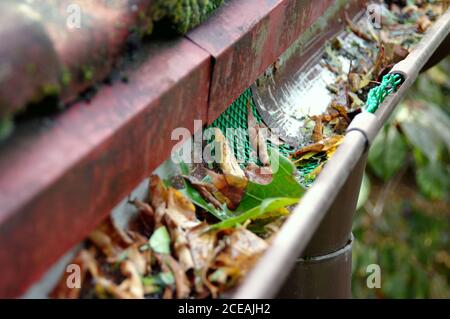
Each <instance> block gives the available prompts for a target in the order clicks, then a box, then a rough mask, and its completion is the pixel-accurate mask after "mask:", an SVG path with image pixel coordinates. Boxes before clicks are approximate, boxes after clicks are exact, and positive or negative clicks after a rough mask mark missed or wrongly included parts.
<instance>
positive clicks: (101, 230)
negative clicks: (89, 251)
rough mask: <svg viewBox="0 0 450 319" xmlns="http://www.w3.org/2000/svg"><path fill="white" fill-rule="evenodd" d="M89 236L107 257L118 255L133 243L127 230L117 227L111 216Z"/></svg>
mask: <svg viewBox="0 0 450 319" xmlns="http://www.w3.org/2000/svg"><path fill="white" fill-rule="evenodd" d="M88 238H89V240H90V241H91V242H92V243H93V244H94V245H95V246H96V247H98V248H99V249H100V250H101V251H102V253H103V254H104V255H105V256H106V257H114V256H116V255H117V254H118V253H119V252H120V251H122V250H123V249H125V248H126V247H128V246H129V245H131V244H132V243H133V241H132V240H131V238H130V237H129V236H128V235H126V234H125V232H123V231H122V230H121V229H119V228H118V227H116V225H115V224H114V222H113V220H112V218H111V217H108V218H107V219H106V220H105V221H104V222H103V223H101V224H100V225H99V226H98V227H97V228H96V229H95V230H94V231H93V232H92V233H91V234H90V235H89V237H88Z"/></svg>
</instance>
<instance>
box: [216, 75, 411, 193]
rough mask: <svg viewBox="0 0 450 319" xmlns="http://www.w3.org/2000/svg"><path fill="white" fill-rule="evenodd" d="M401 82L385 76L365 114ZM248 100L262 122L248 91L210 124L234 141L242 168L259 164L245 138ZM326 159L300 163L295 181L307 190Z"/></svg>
mask: <svg viewBox="0 0 450 319" xmlns="http://www.w3.org/2000/svg"><path fill="white" fill-rule="evenodd" d="M402 81H403V78H402V76H401V75H399V74H388V75H386V76H384V78H383V82H382V83H381V84H380V85H379V86H377V87H375V88H373V89H372V90H371V91H370V92H369V96H368V100H367V103H366V111H368V112H372V113H373V112H375V111H376V109H377V108H378V106H379V105H380V104H381V103H382V102H383V100H384V98H385V97H386V96H387V95H389V94H390V93H392V92H395V91H396V90H397V88H398V86H399V85H400V84H401V82H402ZM249 101H250V105H251V106H252V110H253V115H254V116H255V118H256V120H257V121H258V122H259V123H261V122H262V119H261V116H260V115H259V114H258V111H257V109H256V107H255V104H254V101H253V95H252V91H251V89H247V90H246V91H245V92H244V93H242V94H241V96H239V97H238V98H237V99H236V100H235V101H234V102H233V103H232V104H231V105H230V106H229V107H228V108H227V109H226V110H225V111H224V112H223V113H222V114H221V115H220V116H219V117H218V118H217V119H216V120H215V121H214V122H213V123H212V124H211V126H210V127H217V128H219V129H220V130H221V131H222V132H223V133H224V134H225V135H226V136H227V138H229V137H230V136H233V140H230V139H229V140H228V142H229V143H230V146H231V147H232V149H233V151H234V154H235V156H236V158H238V160H241V166H242V167H244V166H246V165H247V164H248V163H250V162H254V163H257V164H260V163H259V162H258V159H257V158H256V157H255V156H252V149H251V146H250V141H249V138H248V135H247V134H246V132H247V129H248V125H247V121H248V119H247V104H248V102H249ZM230 128H231V129H236V128H240V129H242V130H238V131H235V132H234V134H227V130H228V129H230ZM267 144H268V146H269V148H272V144H271V142H270V141H267ZM278 150H279V152H280V153H281V154H282V155H284V156H286V157H289V155H290V154H291V153H292V152H293V151H294V150H293V149H292V148H291V147H290V146H289V145H287V144H285V145H281V146H278ZM326 160H327V158H326V155H324V154H318V155H315V156H313V157H311V158H310V159H308V160H307V161H302V163H301V164H300V165H297V171H298V173H299V174H298V179H299V181H300V183H301V184H303V185H304V186H306V187H308V186H310V185H311V184H312V182H313V181H314V178H315V177H314V176H311V175H310V173H311V172H313V171H314V170H315V169H316V168H317V167H318V166H319V165H321V164H322V163H324V162H325V161H326Z"/></svg>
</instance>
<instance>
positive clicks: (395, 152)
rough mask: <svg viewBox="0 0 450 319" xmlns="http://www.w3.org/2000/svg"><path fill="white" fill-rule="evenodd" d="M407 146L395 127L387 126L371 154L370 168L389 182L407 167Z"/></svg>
mask: <svg viewBox="0 0 450 319" xmlns="http://www.w3.org/2000/svg"><path fill="white" fill-rule="evenodd" d="M407 153H408V147H407V144H406V142H405V140H404V138H403V136H402V135H401V134H400V133H399V132H398V131H397V128H396V127H395V126H391V125H388V126H385V127H384V128H383V129H382V130H381V131H380V133H379V134H378V136H377V137H376V138H375V140H374V142H373V145H372V148H371V150H370V152H369V166H370V168H371V169H372V171H373V172H374V173H375V175H377V176H378V177H379V178H381V179H383V180H385V181H386V180H388V179H390V178H391V177H392V176H394V175H395V174H396V173H397V172H398V171H399V170H400V168H401V167H402V166H403V165H405V161H406V156H407Z"/></svg>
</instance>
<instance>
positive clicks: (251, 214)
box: [209, 198, 300, 229]
mask: <svg viewBox="0 0 450 319" xmlns="http://www.w3.org/2000/svg"><path fill="white" fill-rule="evenodd" d="M299 200H300V199H299V198H270V199H265V200H263V201H262V202H261V204H260V205H258V206H256V207H253V208H252V209H250V210H248V211H246V212H245V213H242V214H240V215H239V216H235V217H232V218H229V219H227V220H224V221H222V222H220V223H218V224H215V225H213V226H211V227H210V228H209V229H227V228H232V227H235V226H237V225H239V224H242V223H244V222H246V221H247V220H249V219H255V218H257V217H260V216H262V215H264V214H266V213H270V212H273V211H275V210H277V209H280V208H284V207H287V206H290V205H294V204H297V203H298V201H299Z"/></svg>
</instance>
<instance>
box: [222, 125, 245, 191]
mask: <svg viewBox="0 0 450 319" xmlns="http://www.w3.org/2000/svg"><path fill="white" fill-rule="evenodd" d="M215 139H216V143H217V144H216V145H218V149H216V160H218V161H219V164H220V168H221V169H222V172H223V174H224V176H225V179H226V181H227V183H228V185H230V186H233V187H236V188H241V189H243V188H245V187H246V186H247V182H248V181H247V178H246V177H245V173H244V171H243V170H242V169H241V168H240V166H239V164H238V162H237V160H236V158H235V157H234V154H233V152H232V151H231V149H230V146H229V145H228V141H227V140H226V138H225V136H224V135H223V134H222V131H220V129H218V128H216V129H215Z"/></svg>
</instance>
